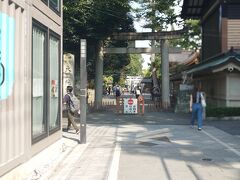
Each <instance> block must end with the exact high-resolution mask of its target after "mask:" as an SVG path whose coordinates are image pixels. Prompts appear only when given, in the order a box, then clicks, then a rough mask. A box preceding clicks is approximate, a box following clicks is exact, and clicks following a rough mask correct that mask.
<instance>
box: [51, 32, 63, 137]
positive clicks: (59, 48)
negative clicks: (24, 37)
mask: <svg viewBox="0 0 240 180" xmlns="http://www.w3.org/2000/svg"><path fill="white" fill-rule="evenodd" d="M51 36H52V37H54V38H56V39H57V40H58V41H59V45H58V61H59V67H58V113H57V121H58V126H57V127H55V128H53V129H50V127H49V124H48V128H49V135H51V134H53V133H55V132H56V131H58V130H60V129H61V110H60V107H61V101H60V97H61V91H60V88H61V68H60V67H61V36H60V35H59V34H57V33H55V32H54V31H52V30H51V29H49V38H48V40H49V41H48V51H49V53H48V67H49V68H48V69H49V71H48V77H50V37H51ZM48 82H50V79H48ZM48 89H49V88H48ZM48 93H49V94H48V98H49V100H48V102H50V98H51V97H50V92H49V91H48ZM48 106H49V107H48V111H49V112H50V103H48ZM48 114H49V115H50V113H48ZM48 122H50V117H49V116H48Z"/></svg>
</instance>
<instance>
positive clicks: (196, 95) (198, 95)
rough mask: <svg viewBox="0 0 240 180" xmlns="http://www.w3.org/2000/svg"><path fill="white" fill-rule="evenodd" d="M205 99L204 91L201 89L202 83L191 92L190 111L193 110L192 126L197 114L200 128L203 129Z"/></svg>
mask: <svg viewBox="0 0 240 180" xmlns="http://www.w3.org/2000/svg"><path fill="white" fill-rule="evenodd" d="M202 99H204V96H203V92H202V91H201V85H199V86H197V87H195V88H194V90H193V92H192V93H191V94H190V103H189V104H190V107H189V108H190V112H192V117H191V126H192V127H194V121H195V116H197V121H198V130H199V131H201V130H202V123H203V115H202V114H203V106H202V104H201V102H202Z"/></svg>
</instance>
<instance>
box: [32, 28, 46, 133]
mask: <svg viewBox="0 0 240 180" xmlns="http://www.w3.org/2000/svg"><path fill="white" fill-rule="evenodd" d="M45 51H46V32H44V31H43V30H41V29H40V28H38V27H37V26H33V34H32V57H33V59H32V78H33V79H32V135H33V138H36V137H39V136H41V135H43V134H45V133H46V119H45V118H44V104H45V101H44V61H45V57H46V52H45Z"/></svg>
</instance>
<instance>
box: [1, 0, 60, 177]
mask: <svg viewBox="0 0 240 180" xmlns="http://www.w3.org/2000/svg"><path fill="white" fill-rule="evenodd" d="M61 7H62V0H1V1H0V177H1V176H2V177H3V176H6V175H7V174H9V173H11V172H12V171H15V169H17V168H16V167H18V168H19V167H20V165H21V164H24V163H26V162H28V161H30V160H31V159H32V158H33V157H36V156H37V155H38V154H40V153H41V152H43V151H45V150H46V149H47V148H49V147H51V146H52V147H53V146H55V147H56V149H59V148H58V146H61V143H59V142H60V141H61V128H60V127H61V121H60V120H61V94H62V92H61V83H62V82H61V79H62V75H61V74H62V73H61V71H62V26H63V25H62V11H61ZM56 152H57V151H56ZM56 152H55V153H56ZM46 158H49V157H46ZM31 168H33V167H31V166H28V168H27V169H25V170H24V171H26V172H23V169H21V170H19V171H21V173H18V172H17V171H16V173H15V175H16V174H17V176H18V178H19V175H23V174H24V173H25V174H26V173H30V172H31V170H32V169H31ZM9 177H10V176H9ZM11 177H14V175H12V176H11ZM18 178H17V179H18Z"/></svg>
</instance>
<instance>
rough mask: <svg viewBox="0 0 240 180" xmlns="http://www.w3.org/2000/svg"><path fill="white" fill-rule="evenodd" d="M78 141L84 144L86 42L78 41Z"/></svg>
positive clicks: (83, 40) (84, 40)
mask: <svg viewBox="0 0 240 180" xmlns="http://www.w3.org/2000/svg"><path fill="white" fill-rule="evenodd" d="M80 53H81V54H80V111H81V114H80V143H81V144H86V139H87V138H86V107H87V104H86V99H87V66H86V59H87V42H86V39H81V41H80Z"/></svg>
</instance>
